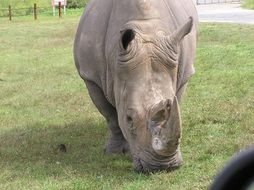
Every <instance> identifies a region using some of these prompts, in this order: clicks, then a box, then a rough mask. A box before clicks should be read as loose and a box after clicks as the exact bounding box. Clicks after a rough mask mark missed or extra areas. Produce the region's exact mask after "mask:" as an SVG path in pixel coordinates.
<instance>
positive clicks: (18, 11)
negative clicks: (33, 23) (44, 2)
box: [0, 2, 63, 21]
mask: <svg viewBox="0 0 254 190" xmlns="http://www.w3.org/2000/svg"><path fill="white" fill-rule="evenodd" d="M62 13H63V11H62V5H61V2H59V5H58V17H59V18H61V17H62ZM27 15H31V16H33V18H34V19H35V20H36V19H37V18H38V15H53V11H52V7H38V6H37V4H36V3H34V5H33V6H31V7H27V8H13V7H12V6H11V5H9V7H8V8H5V9H2V8H1V9H0V17H8V18H9V20H10V21H11V20H12V18H13V17H16V16H27Z"/></svg>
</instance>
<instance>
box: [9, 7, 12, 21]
mask: <svg viewBox="0 0 254 190" xmlns="http://www.w3.org/2000/svg"><path fill="white" fill-rule="evenodd" d="M11 16H12V15H11V5H9V20H10V21H11Z"/></svg>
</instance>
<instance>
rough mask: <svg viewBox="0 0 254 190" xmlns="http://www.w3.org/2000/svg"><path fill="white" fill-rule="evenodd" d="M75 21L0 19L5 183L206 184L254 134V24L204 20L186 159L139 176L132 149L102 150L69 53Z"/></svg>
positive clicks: (185, 107) (188, 98) (0, 176)
mask: <svg viewBox="0 0 254 190" xmlns="http://www.w3.org/2000/svg"><path fill="white" fill-rule="evenodd" d="M78 20H79V17H78V16H75V15H74V16H66V17H64V18H63V19H60V20H59V19H58V18H57V17H55V18H51V17H48V18H41V19H39V20H38V21H33V20H32V18H31V19H30V18H29V19H25V18H23V17H22V18H16V19H14V21H12V22H9V21H8V20H7V19H6V18H5V19H3V18H1V20H0V168H1V172H0V189H5V190H8V189H11V190H13V189H18V190H22V189H32V190H36V189H51V190H53V189H68V190H69V189H96V190H97V189H109V190H111V189H124V190H139V189H146V190H153V189H158V190H160V189H161V190H163V189H173V190H174V189H178V190H179V189H181V190H184V189H190V190H192V189H207V188H208V186H209V185H210V184H211V182H212V181H213V178H214V175H216V173H217V172H218V170H220V169H221V168H222V167H223V166H224V164H225V163H226V162H227V160H228V159H230V157H231V156H232V155H234V154H235V153H236V152H237V151H239V150H240V149H242V148H244V147H246V146H247V145H250V144H252V143H253V142H254V126H253V123H254V111H253V110H254V75H253V73H254V61H253V60H254V43H253V41H254V33H253V31H254V26H247V25H230V24H201V25H200V35H199V43H198V50H197V59H196V60H197V61H196V74H195V75H194V76H193V77H192V79H191V81H190V83H189V86H188V91H187V94H186V95H185V98H184V101H183V104H182V107H181V108H182V118H183V127H184V128H183V139H182V153H183V158H184V165H183V166H182V167H181V168H180V169H179V170H176V171H174V172H171V173H165V172H161V173H157V174H153V175H143V174H137V173H135V172H134V171H133V170H132V164H131V159H130V156H128V155H127V156H123V155H122V156H116V155H115V156H108V155H104V154H103V151H102V149H103V147H104V143H105V142H106V139H107V134H108V133H107V129H106V127H105V124H106V123H105V120H104V119H103V118H102V116H101V115H100V114H99V113H98V111H97V110H96V108H95V107H94V105H93V104H92V102H91V100H90V98H89V96H88V92H87V90H86V88H85V85H84V84H83V82H82V80H81V79H80V78H79V76H78V74H77V71H76V68H75V66H74V62H73V56H72V45H73V39H74V35H75V31H76V27H77V24H78ZM59 144H65V145H66V147H67V152H66V153H62V152H60V151H59V150H58V148H57V147H58V145H59Z"/></svg>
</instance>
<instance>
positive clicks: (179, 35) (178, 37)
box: [171, 17, 193, 43]
mask: <svg viewBox="0 0 254 190" xmlns="http://www.w3.org/2000/svg"><path fill="white" fill-rule="evenodd" d="M192 26H193V18H192V17H190V18H189V19H188V21H187V22H186V23H185V24H183V25H182V26H181V27H180V28H178V29H177V30H176V31H175V32H174V33H173V34H172V36H171V38H172V40H173V41H174V42H176V43H180V42H181V41H182V39H183V38H184V37H185V36H186V35H187V34H189V33H190V32H191V29H192Z"/></svg>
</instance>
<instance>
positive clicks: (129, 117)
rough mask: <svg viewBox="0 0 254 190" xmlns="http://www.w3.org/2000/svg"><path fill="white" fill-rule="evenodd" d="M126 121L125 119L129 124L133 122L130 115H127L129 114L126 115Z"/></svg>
mask: <svg viewBox="0 0 254 190" xmlns="http://www.w3.org/2000/svg"><path fill="white" fill-rule="evenodd" d="M126 121H127V123H129V124H132V123H133V119H132V117H131V116H129V115H127V116H126Z"/></svg>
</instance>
